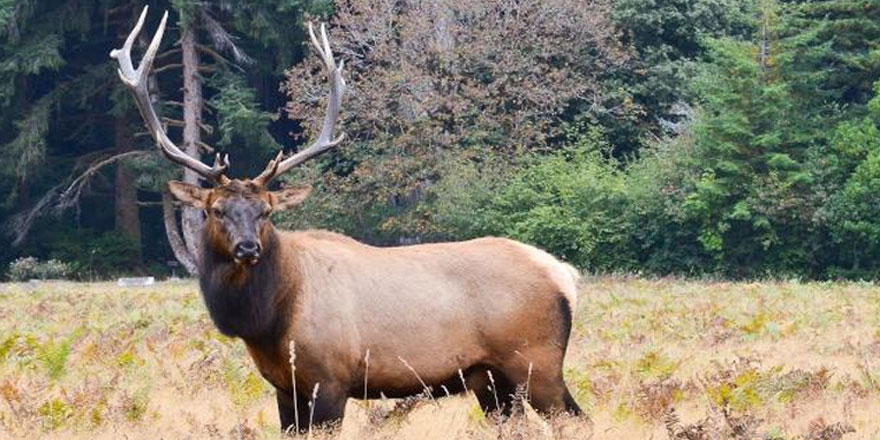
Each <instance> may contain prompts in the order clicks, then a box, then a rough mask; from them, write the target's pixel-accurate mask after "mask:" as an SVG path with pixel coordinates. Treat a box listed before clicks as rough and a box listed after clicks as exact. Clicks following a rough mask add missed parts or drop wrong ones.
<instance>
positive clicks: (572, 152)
mask: <svg viewBox="0 0 880 440" xmlns="http://www.w3.org/2000/svg"><path fill="white" fill-rule="evenodd" d="M603 145H604V144H603V143H602V142H601V140H600V139H599V138H598V137H597V136H592V135H590V136H588V137H587V138H586V139H583V140H581V141H580V142H578V143H577V144H576V146H575V147H573V148H571V149H568V150H565V151H563V152H560V153H556V154H552V155H549V156H544V157H540V158H538V159H537V161H536V162H535V163H534V164H532V165H531V166H525V167H523V168H520V169H518V170H513V171H507V170H504V169H503V167H498V166H492V167H487V168H484V169H481V170H477V169H476V168H475V167H473V166H470V167H468V166H464V167H461V168H460V169H459V172H458V173H457V174H456V175H453V176H447V177H446V178H445V179H446V181H445V182H441V183H440V184H439V185H438V195H437V198H436V200H435V201H434V203H433V205H434V211H435V212H436V217H435V219H434V220H435V221H436V222H437V223H438V224H439V225H440V227H441V228H442V229H444V230H446V231H447V234H448V235H450V236H457V237H462V238H467V237H475V236H480V235H499V236H505V237H510V238H513V239H516V240H520V241H523V242H526V243H530V244H533V245H536V246H538V247H540V248H542V249H544V250H547V251H548V252H550V253H552V254H554V255H556V256H559V257H562V258H563V259H565V260H566V261H569V262H571V263H572V264H574V265H576V266H579V267H582V268H587V269H591V270H611V269H622V268H630V267H632V265H633V264H632V263H633V261H634V256H633V253H632V251H631V250H630V248H629V243H628V237H629V236H630V235H631V232H630V229H631V225H630V224H629V223H627V222H626V221H625V219H626V215H625V213H626V211H627V209H628V205H629V202H628V200H627V194H626V187H625V183H626V179H625V174H624V173H623V172H622V171H621V170H620V168H619V166H618V164H617V162H616V161H614V160H611V159H607V158H606V155H605V154H604V153H603V151H602V148H601V147H602V146H603ZM597 146H599V147H600V148H597Z"/></svg>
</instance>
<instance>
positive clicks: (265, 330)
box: [110, 7, 581, 430]
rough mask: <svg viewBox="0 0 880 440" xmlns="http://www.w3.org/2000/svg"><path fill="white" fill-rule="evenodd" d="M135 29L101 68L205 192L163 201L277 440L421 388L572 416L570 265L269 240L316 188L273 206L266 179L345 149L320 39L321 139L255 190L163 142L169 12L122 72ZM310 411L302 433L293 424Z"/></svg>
mask: <svg viewBox="0 0 880 440" xmlns="http://www.w3.org/2000/svg"><path fill="white" fill-rule="evenodd" d="M146 15H147V8H146V7H145V8H144V10H143V12H142V13H141V15H140V19H139V20H138V22H137V24H136V25H135V27H134V29H133V30H132V31H131V34H129V36H128V38H127V39H126V40H125V44H124V46H123V48H122V49H115V50H113V51H112V52H111V54H110V56H111V57H112V58H115V59H116V60H117V61H118V62H119V69H118V70H119V76H120V78H121V79H122V82H123V83H125V85H126V86H127V87H128V88H129V89H130V90H131V92H132V94H133V95H134V99H135V102H136V104H137V107H138V109H140V112H141V115H142V116H143V118H144V121H145V123H146V126H147V128H148V129H149V130H150V133H151V134H152V135H153V137H154V138H155V140H156V143H157V146H158V148H159V150H160V151H161V152H162V153H163V154H164V155H165V156H166V157H167V158H168V159H170V160H171V161H173V162H176V163H178V164H180V165H182V166H184V167H187V168H190V169H192V170H194V171H196V172H197V173H198V174H200V175H201V176H202V177H204V179H205V180H207V181H208V182H209V183H211V184H212V187H211V188H202V187H200V186H195V185H189V184H185V183H181V182H170V183H169V188H170V191H171V193H172V194H173V195H174V196H175V197H176V199H177V200H179V201H180V202H181V203H182V204H184V205H187V206H191V207H194V208H197V209H202V210H204V211H205V212H206V216H207V218H206V222H205V226H204V230H203V231H202V232H201V234H202V249H201V257H200V262H199V284H200V287H201V292H202V296H203V298H204V301H205V305H206V306H207V309H208V312H209V313H210V316H211V318H212V320H213V322H214V324H215V325H216V326H217V328H218V329H219V330H220V332H222V333H224V334H226V335H230V336H234V337H239V338H241V339H242V340H243V341H244V342H245V344H246V345H247V349H248V351H249V353H250V355H251V357H252V358H253V360H254V362H255V363H256V366H257V368H258V369H259V371H260V373H261V374H262V375H263V377H265V378H266V380H268V381H269V382H270V383H271V384H272V385H273V386H274V387H275V389H276V395H277V401H278V411H279V413H280V417H281V427H282V429H285V430H287V429H290V428H291V427H293V426H294V425H295V426H296V427H297V428H298V429H299V430H305V429H308V425H309V423H312V422H314V423H315V424H325V423H332V422H338V421H340V420H341V419H342V417H343V413H344V409H345V404H346V400H347V399H348V398H349V397H354V398H376V397H379V396H380V395H385V396H388V397H403V396H409V395H413V394H417V393H420V392H423V391H424V390H425V389H429V390H430V392H432V393H435V394H440V390H443V393H444V394H445V393H447V392H448V393H456V392H466V391H468V390H470V391H473V392H474V393H475V394H476V397H477V399H478V400H479V403H480V405H481V406H482V407H483V409H484V410H485V411H487V412H489V411H493V410H501V411H502V412H505V413H509V412H510V411H511V408H512V407H513V406H514V405H513V400H512V399H513V398H514V396H513V395H514V392H515V391H516V387H517V385H518V384H526V383H527V382H528V388H527V389H528V396H527V398H528V400H529V402H530V404H531V406H532V407H534V408H535V409H536V410H537V411H538V412H540V413H542V414H550V413H553V412H557V411H566V412H569V413H572V414H581V410H580V408H578V406H577V404H576V403H575V401H574V399H573V398H572V397H571V394H570V393H569V391H568V389H567V388H566V386H565V383H564V382H563V378H562V362H563V358H564V356H565V351H566V347H567V345H568V339H569V333H570V331H571V323H572V313H573V309H574V306H575V301H576V294H577V291H576V284H577V278H578V275H577V272H576V271H575V270H574V269H573V268H572V267H571V266H569V265H567V264H565V263H562V262H560V261H558V260H556V259H555V258H553V257H552V256H550V255H549V254H547V253H545V252H543V251H541V250H539V249H537V248H534V247H531V246H528V245H525V244H522V243H519V242H516V241H512V240H507V239H503V238H481V239H477V240H471V241H465V242H460V243H438V244H425V245H418V246H409V247H393V248H377V247H373V246H368V245H365V244H362V243H359V242H357V241H355V240H354V239H352V238H349V237H346V236H343V235H340V234H336V233H332V232H327V231H319V230H306V231H282V230H277V229H275V228H274V227H273V225H272V223H271V221H270V215H271V214H272V213H273V212H276V211H281V210H285V209H290V208H293V207H295V206H297V205H299V204H300V203H302V202H303V200H305V198H306V196H308V194H309V191H310V189H311V188H310V187H293V188H286V189H281V190H278V191H270V190H269V189H268V186H269V183H270V182H271V181H272V179H273V178H275V177H277V176H279V175H281V174H282V173H284V172H286V171H288V170H290V169H291V168H293V167H296V166H298V165H300V164H302V163H304V162H306V161H307V160H309V159H311V158H314V157H316V156H318V155H319V154H321V153H323V152H325V151H327V150H329V149H331V148H333V147H334V146H335V145H337V144H338V143H339V142H340V141H341V140H342V135H340V136H339V137H335V138H334V134H333V132H334V129H335V124H336V119H337V115H338V114H339V108H340V104H341V101H342V95H343V93H344V92H345V87H346V86H345V82H344V81H343V78H342V67H343V63H342V62H341V61H340V62H339V64H338V65H337V63H336V61H335V60H334V55H333V52H332V51H331V50H330V44H329V41H328V39H327V34H326V32H325V30H324V27H323V26H321V29H320V32H319V34H320V38H319V37H318V36H316V35H315V32H314V29H312V26H311V25H309V35H310V37H311V42H312V44H313V46H314V49H315V51H316V52H317V53H318V54H319V55H320V56H321V59H322V60H323V62H324V67H325V68H326V69H327V74H328V77H329V82H330V93H329V96H328V99H327V109H326V115H325V116H324V120H323V127H322V130H321V133H320V135H319V136H318V138H317V140H316V141H315V142H314V143H313V144H312V145H310V146H309V147H308V148H306V149H305V150H302V151H300V152H298V153H296V154H294V155H292V156H290V157H287V158H284V157H283V155H282V153H279V154H278V156H277V157H276V158H275V159H273V160H271V161H270V162H269V164H268V166H267V167H266V169H265V171H263V172H262V173H261V174H260V175H259V176H257V177H256V178H254V179H241V180H239V179H229V178H227V177H226V176H225V175H224V173H225V171H226V169H227V167H228V166H229V160H228V158H225V157H224V158H221V157H220V156H219V155H218V156H217V157H216V159H215V161H214V164H213V166H208V165H206V164H205V163H203V162H201V161H199V160H197V159H195V158H193V157H190V156H188V155H187V154H185V153H184V152H182V151H181V150H180V149H179V148H178V147H177V146H176V145H175V144H174V143H173V142H172V141H171V140H170V139H169V137H168V135H167V134H166V133H165V130H164V128H163V126H162V124H161V122H160V120H159V118H158V117H157V116H156V112H155V111H154V109H153V107H152V104H151V99H150V96H149V92H148V89H147V84H148V82H149V81H148V75H149V71H150V69H151V65H152V63H153V59H154V57H155V55H156V52H157V50H158V48H159V44H160V41H161V39H162V34H163V33H164V30H165V23H166V21H167V18H168V13H167V12H166V13H165V15H164V16H163V17H162V21H161V23H160V25H159V28H158V30H157V31H156V34H155V35H154V36H153V39H152V41H151V42H150V45H149V47H148V48H147V50H146V53H145V54H144V57H143V60H142V61H141V63H140V66H139V67H138V68H137V69H135V68H134V66H133V65H132V61H131V47H132V44H133V42H134V40H135V38H136V37H137V35H138V33H139V32H140V30H141V27H142V26H143V23H144V18H145V17H146ZM290 347H295V355H294V356H293V358H294V367H293V368H292V367H291V362H290V361H291V351H292V350H291V349H290ZM368 353H369V354H368ZM367 354H368V355H367ZM490 374H491V377H490ZM316 388H317V394H316V396H314V401H312V398H313V395H312V394H313V393H312V391H313V390H315V389H316ZM296 390H299V393H297V392H296ZM310 403H311V404H312V405H310ZM311 406H313V408H312V410H313V411H314V414H313V419H312V420H309V419H310V417H303V416H300V415H299V414H298V412H297V411H300V412H305V413H306V414H308V411H310V410H309V408H310V407H311Z"/></svg>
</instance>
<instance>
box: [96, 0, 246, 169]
mask: <svg viewBox="0 0 880 440" xmlns="http://www.w3.org/2000/svg"><path fill="white" fill-rule="evenodd" d="M149 9H150V7H149V6H144V10H143V11H142V12H141V16H140V18H138V21H137V24H135V25H134V28H133V29H132V30H131V33H129V34H128V37H127V38H126V39H125V44H123V46H122V49H113V50H112V51H110V57H111V58H114V59H116V60H117V61H118V62H119V68H118V69H117V72H118V73H119V78H120V79H121V80H122V82H123V84H125V86H126V87H128V89H129V90H130V91H131V93H132V95H133V96H134V101H135V104H137V107H138V110H140V113H141V117H143V118H144V123H146V125H147V128H148V129H149V131H150V133H151V134H152V135H153V138H154V139H155V140H156V146H157V147H158V148H159V151H161V152H162V154H164V155H165V157H167V158H168V159H170V160H171V161H172V162H175V163H177V164H180V165H182V166H184V167H187V168H189V169H191V170H193V171H195V172H196V173H198V174H199V175H201V176H202V177H204V178H205V179H207V180H208V181H210V182H211V183H213V184H220V185H222V184H225V183H227V182H228V181H229V179H228V178H226V176H224V175H223V173H224V172H225V171H226V169H227V168H228V167H229V156H228V155H227V156H226V157H223V158H221V157H220V155H219V154H217V156H216V157H215V158H214V165H213V166H211V167H209V166H208V165H206V164H205V163H203V162H202V161H200V160H198V159H196V158H194V157H192V156H190V155H188V154H186V153H184V152H183V151H181V150H180V148H179V147H178V146H177V145H175V144H174V142H172V141H171V139H170V138H169V137H168V134H167V133H165V129H164V127H163V126H162V123H161V122H160V121H159V117H158V116H156V110H155V109H153V103H152V101H151V100H150V92H149V90H148V87H147V85H148V83H149V81H147V78H148V76H149V74H150V69H151V68H152V67H153V60H154V59H155V58H156V53H157V52H158V51H159V44H160V43H161V42H162V37H163V36H164V35H165V25H166V23H167V22H168V11H165V14H163V15H162V21H161V22H159V28H158V29H157V30H156V34H155V35H153V39H152V40H151V41H150V45H149V46H148V47H147V51H146V52H145V53H144V57H143V59H142V60H141V63H140V65H139V66H138V68H137V69H135V68H134V64H133V63H132V61H131V47H132V45H133V44H134V40H135V39H136V38H137V36H138V34H140V32H141V28H142V27H143V25H144V20H145V19H146V17H147V11H149Z"/></svg>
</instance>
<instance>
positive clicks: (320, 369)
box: [203, 231, 579, 426]
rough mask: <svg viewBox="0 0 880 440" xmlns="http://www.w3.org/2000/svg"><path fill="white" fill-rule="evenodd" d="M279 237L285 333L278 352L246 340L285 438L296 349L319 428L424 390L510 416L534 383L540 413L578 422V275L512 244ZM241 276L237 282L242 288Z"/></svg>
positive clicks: (303, 389) (273, 344)
mask: <svg viewBox="0 0 880 440" xmlns="http://www.w3.org/2000/svg"><path fill="white" fill-rule="evenodd" d="M274 233H275V234H276V235H277V243H276V245H277V246H278V252H277V254H274V256H275V258H277V260H275V261H274V262H269V261H261V262H260V263H259V264H267V263H268V264H277V265H278V269H279V270H280V273H279V276H280V277H281V279H282V280H284V281H283V282H281V283H280V286H279V287H280V288H279V289H278V290H277V291H276V292H274V293H273V294H272V295H270V296H269V297H270V298H271V303H272V304H275V305H278V306H279V307H282V308H283V310H281V313H282V314H283V315H284V316H285V317H287V320H286V324H285V325H284V328H283V329H282V330H281V331H280V334H279V337H278V338H276V339H275V340H273V341H270V342H269V343H266V341H265V340H264V339H263V338H260V337H254V336H248V337H244V339H245V341H246V342H247V344H248V349H249V351H250V353H251V356H252V357H253V358H254V360H255V362H256V364H257V367H258V368H259V370H260V372H261V373H262V374H263V375H264V377H265V378H266V379H267V380H268V381H269V382H271V383H272V384H273V385H275V387H276V388H277V389H278V391H279V409H280V411H282V426H289V425H290V422H291V421H292V417H293V416H290V417H288V418H287V419H285V416H284V411H285V410H287V411H290V408H291V407H292V406H293V400H292V395H293V394H292V392H293V386H292V383H291V377H292V374H291V368H290V358H289V347H290V344H291V342H293V344H294V346H295V353H296V358H295V365H296V378H297V384H296V388H297V390H298V391H299V393H298V394H299V397H300V400H301V401H300V402H298V403H299V405H300V407H302V406H301V405H308V400H307V399H305V400H304V399H303V398H304V397H308V396H309V395H310V393H311V391H312V390H313V389H314V387H315V385H316V384H320V385H319V401H320V400H321V397H322V396H323V397H325V399H326V401H324V402H323V403H324V405H323V406H321V407H320V408H321V409H324V410H326V412H324V413H321V414H320V415H321V416H322V417H321V418H320V419H319V420H318V421H320V422H332V421H334V420H338V419H339V418H341V416H342V411H343V409H344V406H345V403H344V402H345V400H346V399H347V398H349V397H354V398H362V397H364V396H365V395H366V396H369V397H371V398H373V397H378V396H380V395H385V396H388V397H403V396H408V395H413V394H417V393H420V392H422V391H423V389H424V387H423V386H422V383H421V382H420V380H421V381H424V382H425V384H426V385H427V386H428V387H429V388H430V389H431V391H432V393H433V394H435V395H443V394H444V393H445V392H447V391H449V392H450V393H455V392H460V391H463V390H464V387H465V386H467V388H468V389H469V390H473V391H474V392H475V393H476V394H477V397H478V398H480V401H481V404H482V405H483V407H484V409H485V410H486V411H491V410H496V409H500V410H502V411H505V412H509V410H510V407H511V398H512V396H511V395H512V394H513V393H514V392H515V388H516V385H518V384H521V385H523V386H524V387H525V386H526V383H527V382H528V388H529V389H530V396H529V398H530V400H531V402H532V404H533V405H534V406H535V407H536V409H538V410H539V411H542V412H544V413H550V412H553V411H571V412H573V413H579V410H578V409H577V406H576V405H575V404H574V401H573V400H572V399H571V396H570V394H569V393H568V390H567V389H566V388H565V385H564V383H563V381H562V362H563V358H564V355H565V347H566V344H567V341H568V336H569V331H570V325H571V310H572V308H573V307H574V301H575V295H576V277H577V275H576V273H575V272H574V270H573V269H572V268H571V267H570V266H568V265H566V264H564V263H561V262H559V261H557V260H555V259H553V258H552V257H551V256H549V255H548V254H546V253H544V252H543V251H540V250H538V249H536V248H533V247H531V246H527V245H524V244H521V243H518V242H515V241H512V240H507V239H502V238H482V239H477V240H471V241H467V242H461V243H440V244H427V245H419V246H409V247H396V248H377V247H372V246H367V245H364V244H361V243H359V242H357V241H355V240H352V239H350V238H348V237H345V236H342V235H339V234H334V233H330V232H326V231H302V232H284V231H279V232H274ZM240 269H241V270H247V268H245V267H241V268H240ZM236 272H237V271H236V270H232V271H231V272H230V273H229V274H228V275H227V276H228V277H230V279H236V280H239V278H238V276H239V275H236ZM244 282H245V283H246V282H247V281H246V280H245V281H244ZM203 288H204V287H203ZM206 294H207V293H206ZM210 308H211V306H210V305H209V309H210ZM212 316H213V315H212ZM221 328H222V326H221ZM368 351H369V360H368V361H367V352H368ZM530 369H531V373H530ZM487 371H492V373H493V378H494V379H495V381H496V382H497V383H496V384H495V385H496V387H497V390H495V391H494V392H493V391H488V389H487V387H489V386H490V385H491V384H490V383H489V375H488V373H487ZM365 375H366V376H367V377H366V389H365V388H364V383H365V380H364V379H365V377H364V376H365ZM462 378H464V381H465V384H466V385H463V384H462ZM495 394H497V395H498V397H499V403H498V404H497V405H498V406H499V407H496V403H495V400H494V395H495Z"/></svg>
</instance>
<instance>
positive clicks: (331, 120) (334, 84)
mask: <svg viewBox="0 0 880 440" xmlns="http://www.w3.org/2000/svg"><path fill="white" fill-rule="evenodd" d="M309 36H311V38H312V45H313V46H314V48H315V50H316V51H318V55H320V56H321V60H322V61H324V67H325V68H326V69H327V74H328V76H329V79H330V95H329V96H328V97H327V113H326V114H324V125H323V126H322V127H321V134H319V135H318V139H317V140H316V141H315V142H314V143H313V144H312V145H310V146H309V148H306V149H305V150H302V151H300V152H298V153H296V154H294V155H293V156H290V157H288V158H287V159H284V160H282V158H283V156H284V152H283V151H279V152H278V156H276V157H275V159H272V160H270V161H269V164H268V165H267V166H266V169H265V170H264V171H263V172H262V173H260V175H259V176H257V177H256V178H255V179H254V182H255V183H257V184H258V185H262V186H266V185H267V184H269V182H270V181H272V179H274V178H275V177H276V176H280V175H281V174H284V173H285V172H287V171H288V170H290V169H291V168H293V167H295V166H297V165H300V164H302V163H304V162H306V161H308V160H310V159H312V158H314V157H317V156H318V155H320V154H321V153H324V152H326V151H327V150H329V149H331V148H333V147H335V146H336V145H337V144H338V143H339V142H341V141H342V138H343V137H345V135H344V134H340V135H339V137H337V138H336V139H333V130H334V129H335V128H336V119H337V118H338V117H339V106H340V105H341V104H342V95H343V94H344V93H345V80H343V79H342V67H343V66H344V64H345V63H344V62H343V60H339V66H338V67H337V66H336V60H334V59H333V51H332V50H330V41H329V40H328V39H327V31H326V29H324V24H321V41H318V38H317V37H316V36H315V30H314V28H312V24H311V23H309Z"/></svg>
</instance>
